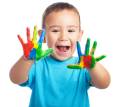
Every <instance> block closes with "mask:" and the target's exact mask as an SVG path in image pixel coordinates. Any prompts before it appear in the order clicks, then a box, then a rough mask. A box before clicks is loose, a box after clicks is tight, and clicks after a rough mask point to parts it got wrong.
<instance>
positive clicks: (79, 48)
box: [77, 41, 82, 63]
mask: <svg viewBox="0 0 120 107" xmlns="http://www.w3.org/2000/svg"><path fill="white" fill-rule="evenodd" d="M77 53H78V58H79V59H78V63H80V59H81V58H80V57H81V56H82V52H81V46H80V43H79V42H78V41H77Z"/></svg>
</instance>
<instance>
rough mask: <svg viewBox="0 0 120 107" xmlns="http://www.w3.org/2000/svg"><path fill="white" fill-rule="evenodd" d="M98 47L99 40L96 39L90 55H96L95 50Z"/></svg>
mask: <svg viewBox="0 0 120 107" xmlns="http://www.w3.org/2000/svg"><path fill="white" fill-rule="evenodd" d="M96 47H97V42H96V41H94V43H93V46H92V49H91V51H90V55H91V56H93V55H94V52H95V50H96Z"/></svg>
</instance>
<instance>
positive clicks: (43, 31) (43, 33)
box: [38, 29, 45, 45]
mask: <svg viewBox="0 0 120 107" xmlns="http://www.w3.org/2000/svg"><path fill="white" fill-rule="evenodd" d="M44 37H45V29H43V30H42V32H41V35H40V39H39V41H38V44H39V45H42V42H43V40H44Z"/></svg>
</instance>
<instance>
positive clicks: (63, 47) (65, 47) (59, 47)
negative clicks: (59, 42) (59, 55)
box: [57, 46, 70, 52]
mask: <svg viewBox="0 0 120 107" xmlns="http://www.w3.org/2000/svg"><path fill="white" fill-rule="evenodd" d="M57 48H58V49H59V50H60V51H63V52H66V51H67V50H69V48H70V46H57Z"/></svg>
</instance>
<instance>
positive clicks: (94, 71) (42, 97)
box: [10, 2, 110, 107]
mask: <svg viewBox="0 0 120 107" xmlns="http://www.w3.org/2000/svg"><path fill="white" fill-rule="evenodd" d="M42 26H43V28H44V29H45V30H46V42H47V45H48V48H52V49H53V53H52V54H51V55H50V56H47V57H45V58H40V60H38V61H35V62H34V60H27V59H25V58H24V57H25V53H24V55H23V56H22V57H21V58H20V59H19V60H18V61H17V62H16V64H15V65H14V66H13V67H12V69H11V71H10V79H11V80H12V82H14V83H15V84H19V85H21V86H27V87H30V88H31V90H32V95H31V100H30V105H29V107H89V98H88V93H87V91H88V89H89V88H90V86H95V87H97V88H101V89H103V88H107V87H108V85H109V83H110V76H109V73H108V72H107V70H106V69H105V68H104V67H103V66H102V65H101V64H100V63H98V62H96V63H95V66H94V67H93V68H87V67H86V68H83V69H69V68H67V66H68V65H69V64H77V63H78V60H79V59H78V58H77V57H73V56H72V55H73V53H74V51H75V48H76V43H77V41H79V40H80V39H81V37H82V34H83V31H82V30H81V26H80V15H79V12H78V11H77V9H76V8H75V7H74V6H72V5H71V4H68V3H63V2H59V3H54V4H52V5H50V6H49V7H48V8H47V9H46V10H45V12H44V14H43V24H42ZM26 48H27V45H26Z"/></svg>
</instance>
